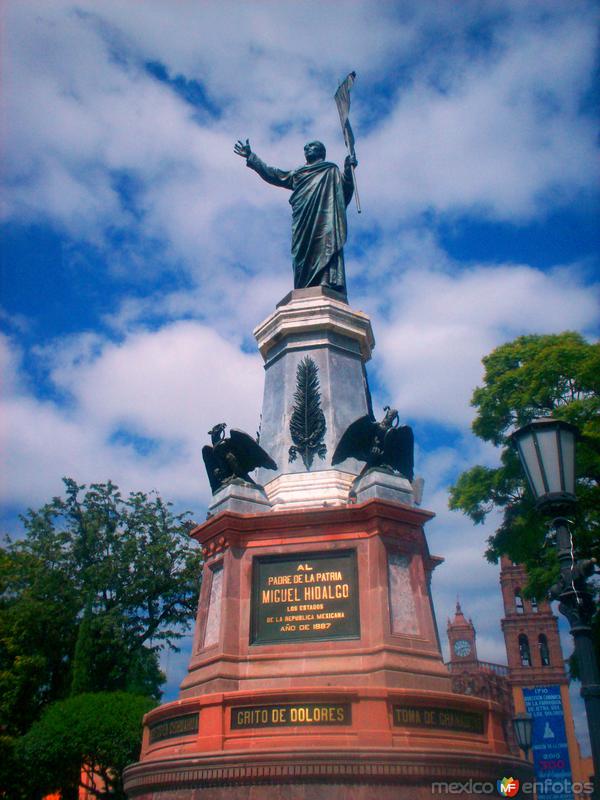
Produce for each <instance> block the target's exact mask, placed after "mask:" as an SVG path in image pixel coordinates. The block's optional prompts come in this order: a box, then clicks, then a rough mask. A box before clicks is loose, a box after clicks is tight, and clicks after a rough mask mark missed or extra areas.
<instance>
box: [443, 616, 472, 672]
mask: <svg viewBox="0 0 600 800" xmlns="http://www.w3.org/2000/svg"><path fill="white" fill-rule="evenodd" d="M447 630H448V642H449V643H450V663H451V664H470V663H472V662H476V661H477V645H476V642H475V639H476V635H475V627H474V626H473V622H472V621H471V620H470V619H469V620H467V619H466V617H465V615H464V614H463V612H462V609H461V607H460V603H459V602H458V600H457V601H456V613H455V615H454V619H453V620H450V619H449V620H448V629H447Z"/></svg>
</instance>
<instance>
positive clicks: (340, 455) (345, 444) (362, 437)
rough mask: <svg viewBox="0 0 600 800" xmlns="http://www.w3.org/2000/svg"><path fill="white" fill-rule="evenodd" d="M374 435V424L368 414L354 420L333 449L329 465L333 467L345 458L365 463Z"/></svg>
mask: <svg viewBox="0 0 600 800" xmlns="http://www.w3.org/2000/svg"><path fill="white" fill-rule="evenodd" d="M375 434H376V425H375V422H373V419H372V418H371V417H370V416H369V415H368V414H365V416H364V417H359V418H358V419H355V420H354V422H352V423H351V424H350V425H348V427H347V428H346V430H345V431H344V433H343V434H342V438H341V439H340V440H339V442H338V444H337V447H336V448H335V453H334V454H333V458H332V459H331V463H332V464H333V465H334V466H335V465H336V464H339V463H340V462H342V461H345V460H346V459H347V458H355V459H356V460H357V461H367V460H368V459H369V454H370V451H371V447H372V444H373V439H374V437H375Z"/></svg>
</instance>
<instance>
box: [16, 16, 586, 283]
mask: <svg viewBox="0 0 600 800" xmlns="http://www.w3.org/2000/svg"><path fill="white" fill-rule="evenodd" d="M478 8H479V6H475V5H473V4H466V6H465V7H464V13H461V14H456V13H455V12H454V11H453V10H451V9H450V10H449V9H448V8H446V9H444V8H440V6H439V4H432V3H421V4H416V5H414V6H413V5H408V6H406V8H405V9H404V13H402V9H400V8H396V7H394V6H393V5H390V6H387V5H385V6H380V7H379V8H378V13H373V9H372V5H371V4H369V3H363V2H356V3H350V4H345V5H344V6H343V10H341V9H340V8H339V7H338V6H336V5H328V4H325V5H323V4H322V3H302V4H300V5H298V4H296V3H278V4H277V5H276V6H274V5H273V4H272V3H267V4H252V5H251V6H248V5H247V4H244V3H235V2H231V3H228V4H227V5H225V6H223V4H221V3H202V4H200V5H198V4H195V3H180V4H178V8H177V13H173V12H172V9H171V8H170V7H169V8H167V7H166V6H165V4H164V3H162V2H145V3H144V4H139V5H138V4H135V5H132V4H127V5H123V4H122V3H121V2H102V3H98V2H91V0H90V1H89V2H83V3H78V4H75V3H72V2H66V0H63V1H62V2H57V3H53V4H52V5H49V4H48V3H45V2H39V0H38V1H37V2H34V1H33V0H32V1H30V2H22V3H19V4H14V5H12V6H11V7H10V8H9V9H8V10H7V12H6V24H7V27H8V29H9V30H10V35H9V36H7V37H6V45H7V46H6V56H5V58H6V61H7V65H8V66H7V69H6V70H5V72H6V75H7V77H8V80H7V84H8V86H7V90H6V97H5V104H6V109H5V115H4V118H5V126H6V136H5V140H6V149H7V154H8V157H7V159H6V160H7V163H8V164H9V165H10V176H11V178H12V190H13V191H12V192H11V200H10V204H9V205H8V207H7V208H6V209H5V213H6V214H8V215H9V216H12V217H13V218H18V219H31V218H33V219H36V218H38V219H39V218H47V219H49V220H50V221H52V222H55V223H56V224H58V225H61V226H63V227H65V228H66V229H67V230H68V231H69V232H70V233H71V234H73V235H75V236H81V237H83V238H86V239H90V240H92V241H96V240H98V237H100V238H101V237H102V236H103V234H104V233H105V231H106V230H107V228H109V227H114V226H115V225H117V226H118V225H125V226H131V225H134V226H136V227H137V228H138V229H139V232H140V233H141V234H142V236H147V237H158V238H159V239H162V240H164V241H165V242H166V244H167V245H168V247H169V248H170V249H171V251H172V253H173V254H177V255H179V256H183V258H184V259H185V261H184V266H185V268H186V269H188V270H190V271H192V272H195V271H196V270H197V268H198V267H199V268H200V272H201V273H204V274H206V272H207V271H212V267H211V266H210V265H209V264H208V262H209V260H210V259H211V258H212V257H213V255H214V254H219V253H220V252H221V247H220V242H219V241H218V240H215V239H214V235H213V234H214V226H215V225H217V226H218V223H219V222H220V221H221V220H222V219H224V218H225V217H226V216H227V215H228V214H229V213H230V212H231V208H232V205H233V204H237V203H240V204H242V205H243V206H244V207H247V208H250V209H256V210H257V211H258V210H260V212H261V213H262V212H263V211H264V210H265V208H267V207H269V208H274V209H275V208H278V209H282V208H284V207H285V203H284V201H283V197H284V194H283V193H281V192H277V191H275V190H273V188H272V187H266V186H261V185H260V184H259V183H258V179H257V178H256V176H253V175H250V174H249V173H246V172H245V171H244V170H243V164H242V162H241V161H240V160H239V159H238V158H236V157H235V156H234V155H233V154H232V145H233V141H234V140H235V139H236V138H237V137H238V136H240V135H248V136H250V137H251V138H252V140H253V142H255V143H256V146H257V148H259V150H260V152H262V153H263V154H264V155H265V157H267V158H268V159H269V160H270V161H272V162H273V163H278V164H281V165H282V166H285V165H288V166H293V165H294V164H295V163H297V161H298V160H299V158H300V154H301V144H302V142H303V141H304V140H305V138H306V137H307V136H314V135H319V136H320V137H322V138H324V139H325V140H326V141H329V142H331V144H332V147H331V155H332V157H334V158H336V159H338V160H339V159H341V158H342V157H343V144H342V140H341V136H340V132H339V123H338V120H337V116H336V112H335V107H334V104H333V101H332V97H331V95H332V93H333V89H334V87H335V84H336V81H337V79H339V78H340V77H341V76H342V75H343V74H344V72H345V71H347V70H348V66H347V65H348V58H349V57H351V59H352V66H355V67H356V68H357V69H358V70H359V83H358V84H357V87H356V90H355V99H354V106H353V114H354V115H355V118H356V120H357V121H358V126H359V128H360V120H361V119H364V120H365V122H366V121H367V120H369V117H370V115H371V114H372V113H373V109H372V107H371V105H370V104H372V103H376V106H375V107H376V108H381V107H383V105H384V103H385V104H387V106H388V113H387V114H384V115H383V116H382V117H381V118H380V119H379V120H378V121H376V122H375V124H371V125H370V127H369V129H368V132H367V133H365V134H364V135H362V136H360V138H359V144H358V147H359V156H360V160H361V165H360V170H359V172H360V175H361V190H362V193H363V199H364V206H365V209H368V210H369V215H370V217H369V219H370V221H365V220H366V217H365V218H363V220H361V225H366V226H369V225H372V220H374V219H377V220H379V222H380V224H382V225H383V226H384V228H385V229H386V230H389V228H390V226H394V225H395V224H396V221H397V219H398V217H399V216H404V217H406V216H407V215H408V216H410V215H411V214H414V213H419V212H421V211H423V210H426V209H431V208H434V209H437V210H438V211H441V212H446V211H451V212H455V211H457V210H461V209H463V210H464V209H470V210H472V211H476V212H477V211H479V212H481V213H485V214H487V215H491V216H494V217H496V218H500V219H515V218H523V217H528V216H532V215H535V214H539V213H543V212H544V210H545V209H546V207H547V203H546V202H544V200H543V199H544V197H545V196H546V195H547V194H548V192H552V198H553V200H554V201H556V198H557V197H558V196H561V195H562V197H563V198H567V197H570V196H573V193H575V192H577V191H580V190H582V189H586V188H588V189H589V188H591V187H593V186H594V184H595V180H596V177H597V173H595V172H594V166H593V165H594V163H595V159H594V136H595V133H594V126H593V122H592V121H590V120H589V119H588V118H586V117H583V116H581V115H580V114H579V113H578V112H579V105H578V104H579V102H580V99H581V96H582V93H583V92H584V91H585V90H586V88H587V81H588V80H589V74H590V71H591V69H592V67H593V59H594V52H595V51H594V34H593V30H594V27H593V25H590V24H589V23H590V18H591V15H592V11H591V6H588V5H587V4H585V3H583V4H579V6H578V9H577V11H578V13H575V11H573V12H572V13H570V14H568V13H566V9H565V7H564V6H562V5H560V4H558V5H557V4H546V5H545V9H546V19H542V18H541V17H540V15H537V16H536V15H532V14H528V13H526V12H524V11H523V10H522V9H521V8H520V5H519V4H514V5H513V7H512V8H510V12H509V13H506V14H504V20H503V21H502V22H501V21H500V20H499V19H497V20H496V24H495V26H494V25H491V23H490V28H491V29H493V34H492V36H491V40H492V42H493V44H492V46H490V47H489V49H488V50H487V51H485V50H484V49H483V48H481V49H480V50H479V51H477V52H476V53H474V48H473V45H469V42H468V36H469V26H472V25H474V24H476V22H477V19H478V14H479V15H481V10H479V12H478V11H477V9H478ZM493 15H494V7H493V4H490V9H489V17H488V19H489V18H491V17H493ZM487 16H488V15H486V14H483V16H482V19H486V17H487ZM441 29H444V31H445V37H446V38H445V42H446V44H445V46H443V47H442V46H441V42H440V40H439V37H436V36H435V35H434V33H435V31H438V32H439V30H441ZM428 37H429V38H428ZM350 54H352V55H351V56H350ZM403 59H404V60H405V61H406V63H408V64H410V65H412V68H411V71H410V73H409V75H410V81H409V82H408V83H407V84H406V85H402V86H401V87H400V88H398V90H397V91H395V89H396V87H395V86H394V85H393V81H392V76H393V75H394V70H398V69H399V67H400V66H401V65H402V63H403ZM152 60H154V61H160V62H161V63H163V64H164V65H165V67H166V69H167V70H168V72H169V74H170V75H171V76H172V77H177V76H180V77H182V78H185V79H187V80H196V81H200V82H201V83H202V85H203V86H204V88H205V91H206V93H207V94H208V96H209V98H210V99H211V102H212V103H213V104H215V105H216V107H218V108H219V109H220V110H219V115H218V116H216V117H214V118H211V117H210V115H206V114H205V115H204V117H202V115H200V116H199V117H198V116H196V117H194V115H193V109H192V107H191V106H189V105H187V104H186V103H185V102H184V101H183V100H182V99H181V98H180V97H178V96H176V95H175V94H174V93H173V92H172V91H171V90H170V89H169V88H168V87H167V86H166V85H165V84H164V83H160V82H158V81H157V80H155V79H154V78H153V77H152V76H151V75H150V74H148V73H147V72H146V71H144V69H143V62H144V61H152ZM361 70H362V72H361ZM390 70H392V72H390ZM360 75H362V76H363V77H362V81H363V82H362V84H361V82H360ZM440 76H442V77H441V78H440ZM433 77H437V82H434V80H433ZM440 80H441V85H440ZM382 82H388V83H389V84H390V88H389V92H390V97H389V98H388V97H384V98H379V97H378V96H377V95H376V94H374V91H376V90H378V89H379V86H380V84H381V83H382ZM288 122H290V123H291V127H290V129H289V130H288V131H286V132H285V133H284V134H283V135H281V134H277V133H275V130H276V127H277V126H281V125H282V124H283V125H285V124H286V123H288ZM115 171H116V172H121V171H127V172H128V173H130V174H133V175H135V177H136V179H137V180H138V184H139V185H138V196H137V202H138V207H139V209H140V210H141V211H142V212H143V217H142V218H141V220H138V221H136V222H134V220H133V219H132V217H131V215H130V213H129V211H128V210H127V209H126V208H124V207H123V205H122V203H121V198H120V197H119V195H118V193H117V191H116V189H115V185H114V173H115ZM253 224H255V225H256V224H260V215H259V216H256V217H255V219H254V221H253ZM358 229H359V228H357V230H358ZM262 232H263V235H264V236H265V237H268V236H269V235H270V231H269V229H265V228H262ZM201 253H204V254H206V256H207V258H201ZM236 253H237V256H238V258H239V259H247V260H246V264H245V266H246V268H247V269H249V270H250V272H254V271H258V270H260V269H261V268H262V267H263V265H264V256H263V257H262V258H261V256H260V254H259V253H251V254H249V253H247V252H246V251H245V250H244V248H243V246H241V247H236ZM249 256H250V257H249ZM202 262H203V263H202Z"/></svg>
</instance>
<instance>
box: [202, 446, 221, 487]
mask: <svg viewBox="0 0 600 800" xmlns="http://www.w3.org/2000/svg"><path fill="white" fill-rule="evenodd" d="M202 458H203V459H204V466H205V467H206V472H207V474H208V481H209V483H210V488H211V490H212V493H213V494H214V493H215V492H216V491H217V489H218V488H219V486H220V485H221V481H219V479H218V478H217V476H216V475H215V472H216V469H217V467H218V462H217V459H216V457H215V452H214V450H213V448H212V447H211V446H210V445H208V444H205V445H204V447H203V448H202Z"/></svg>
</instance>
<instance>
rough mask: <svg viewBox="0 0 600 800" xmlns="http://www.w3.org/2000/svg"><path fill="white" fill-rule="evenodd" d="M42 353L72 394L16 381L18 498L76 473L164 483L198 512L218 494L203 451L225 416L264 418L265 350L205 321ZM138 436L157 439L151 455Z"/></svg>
mask: <svg viewBox="0 0 600 800" xmlns="http://www.w3.org/2000/svg"><path fill="white" fill-rule="evenodd" d="M5 350H7V348H6V347H5ZM7 353H8V356H7V357H8V359H9V360H11V361H13V362H14V361H15V355H14V354H13V353H12V352H11V351H10V350H7ZM40 356H41V357H43V359H44V360H45V361H46V362H47V363H48V367H49V370H50V375H51V378H52V380H53V382H54V385H55V387H56V388H57V389H58V390H60V391H62V392H66V393H68V395H69V402H68V403H67V404H66V405H62V404H61V405H58V404H56V403H54V402H50V401H48V400H46V401H41V400H38V399H36V398H35V397H34V396H33V395H32V394H31V393H30V392H27V391H26V390H25V389H23V388H22V387H21V386H19V384H18V383H17V382H15V381H13V382H12V387H13V388H12V390H10V386H9V391H8V392H7V397H6V399H5V401H4V410H3V414H2V417H3V419H10V425H6V426H5V430H4V436H5V438H6V442H5V445H4V452H5V453H6V458H5V470H6V472H5V475H4V478H3V481H2V486H3V491H4V493H5V497H6V498H7V499H8V500H10V501H11V502H13V503H23V504H35V503H37V502H42V501H44V500H46V499H47V498H48V497H50V496H51V495H52V494H56V493H58V492H59V480H60V477H61V476H63V475H67V476H71V477H74V478H75V479H77V480H78V481H82V482H86V481H98V480H105V479H107V478H109V477H110V478H111V479H112V480H114V481H115V482H116V483H118V484H119V485H121V486H122V488H123V489H134V488H141V489H144V490H149V489H152V488H157V489H159V490H160V492H161V493H163V494H164V495H165V497H168V498H169V499H172V500H176V501H178V502H181V503H187V504H188V505H189V504H192V506H193V510H196V511H197V510H198V508H199V507H200V508H201V507H202V506H203V505H205V504H206V502H207V500H208V497H209V491H208V483H207V480H206V476H205V474H204V466H203V464H202V458H201V449H202V446H203V445H204V444H206V443H207V442H208V435H207V431H208V430H209V429H210V428H211V427H212V426H213V425H214V424H216V423H217V422H220V421H226V422H227V423H228V424H230V425H233V426H234V427H239V428H241V429H243V430H248V432H250V433H254V432H255V430H256V428H257V425H258V419H259V407H260V400H261V396H262V370H261V367H260V361H259V358H258V357H257V356H256V355H247V354H244V353H242V352H240V350H239V349H238V347H237V346H236V345H235V344H231V343H229V342H227V341H226V340H224V339H223V338H222V337H220V336H219V335H218V334H216V333H215V332H214V331H212V330H210V329H209V328H206V327H204V326H202V325H200V324H198V323H196V322H179V323H174V324H172V325H168V326H165V327H164V328H162V329H160V330H158V331H156V332H149V331H139V332H136V333H132V334H131V335H130V336H129V337H127V338H126V339H125V340H124V341H123V342H122V343H120V344H115V343H109V342H106V341H103V340H101V339H100V338H99V337H86V336H83V337H81V338H79V337H77V338H75V339H74V340H73V341H71V342H69V343H68V344H67V345H66V346H65V347H60V346H58V347H57V348H55V349H52V348H46V350H45V351H44V352H43V353H41V354H40ZM119 433H121V435H120V436H119V435H118V434H119ZM115 435H117V436H116V438H115ZM131 436H133V437H136V436H138V437H144V439H149V440H153V442H154V446H153V447H152V448H151V449H150V450H149V452H148V454H146V455H144V454H141V453H140V452H139V451H137V450H136V448H135V446H134V444H132V443H131V441H132V440H131ZM133 441H134V442H135V439H134V440H133Z"/></svg>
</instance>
